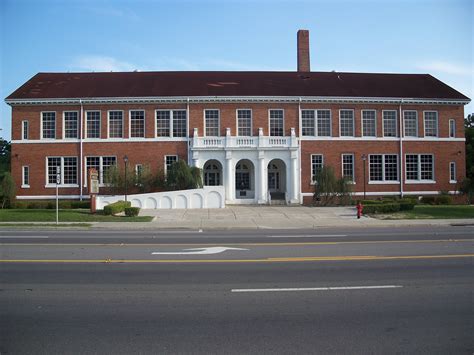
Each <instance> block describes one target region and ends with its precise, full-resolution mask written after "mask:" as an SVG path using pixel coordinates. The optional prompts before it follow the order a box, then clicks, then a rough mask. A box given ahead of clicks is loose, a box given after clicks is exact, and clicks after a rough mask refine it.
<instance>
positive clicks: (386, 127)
mask: <svg viewBox="0 0 474 355" xmlns="http://www.w3.org/2000/svg"><path fill="white" fill-rule="evenodd" d="M383 136H384V137H397V136H398V132H397V111H383Z"/></svg>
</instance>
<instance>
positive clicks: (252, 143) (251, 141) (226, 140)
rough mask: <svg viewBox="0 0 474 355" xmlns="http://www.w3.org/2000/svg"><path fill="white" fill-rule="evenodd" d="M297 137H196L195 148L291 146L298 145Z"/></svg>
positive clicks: (194, 139) (194, 140)
mask: <svg viewBox="0 0 474 355" xmlns="http://www.w3.org/2000/svg"><path fill="white" fill-rule="evenodd" d="M297 144H298V143H297V141H296V139H295V137H269V136H255V137H236V136H227V137H194V138H193V148H257V147H259V148H290V147H296V146H297Z"/></svg>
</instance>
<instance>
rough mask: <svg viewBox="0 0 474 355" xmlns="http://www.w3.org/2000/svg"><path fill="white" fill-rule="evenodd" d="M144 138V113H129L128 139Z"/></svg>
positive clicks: (137, 111) (139, 111) (138, 111)
mask: <svg viewBox="0 0 474 355" xmlns="http://www.w3.org/2000/svg"><path fill="white" fill-rule="evenodd" d="M144 137H145V111H142V110H134V111H130V138H144Z"/></svg>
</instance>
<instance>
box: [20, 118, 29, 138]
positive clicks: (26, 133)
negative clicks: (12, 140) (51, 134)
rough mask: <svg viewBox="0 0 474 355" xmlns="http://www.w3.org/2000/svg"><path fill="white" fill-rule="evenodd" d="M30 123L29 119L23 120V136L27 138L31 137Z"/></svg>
mask: <svg viewBox="0 0 474 355" xmlns="http://www.w3.org/2000/svg"><path fill="white" fill-rule="evenodd" d="M29 129H30V128H29V123H28V121H22V122H21V138H22V139H24V140H26V139H28V138H29V136H30V132H29Z"/></svg>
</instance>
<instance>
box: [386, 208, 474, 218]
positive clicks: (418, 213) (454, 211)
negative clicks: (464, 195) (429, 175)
mask: <svg viewBox="0 0 474 355" xmlns="http://www.w3.org/2000/svg"><path fill="white" fill-rule="evenodd" d="M382 218H383V219H445V218H446V219H453V218H474V206H466V205H453V206H428V205H417V206H415V208H414V209H413V210H411V211H403V212H397V213H393V214H391V215H384V216H383V217H382Z"/></svg>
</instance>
